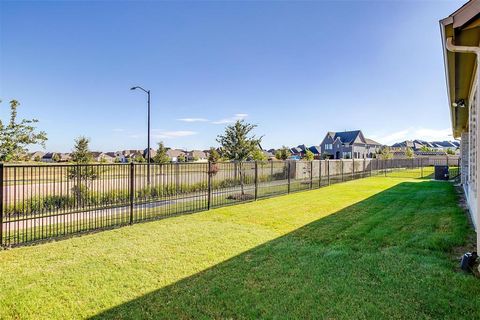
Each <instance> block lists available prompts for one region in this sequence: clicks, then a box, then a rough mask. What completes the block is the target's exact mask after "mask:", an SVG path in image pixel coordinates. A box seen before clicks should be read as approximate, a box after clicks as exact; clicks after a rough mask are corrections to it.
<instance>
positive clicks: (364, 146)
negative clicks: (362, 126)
mask: <svg viewBox="0 0 480 320" xmlns="http://www.w3.org/2000/svg"><path fill="white" fill-rule="evenodd" d="M381 146H382V145H381V144H380V143H378V142H376V141H373V140H372V139H368V138H365V136H364V135H363V133H362V131H361V130H355V131H344V132H328V133H327V135H326V136H325V138H324V139H323V141H322V143H321V144H320V148H321V152H322V156H323V157H326V158H331V159H352V158H353V159H364V158H374V157H375V154H376V153H377V152H378V151H380V148H381Z"/></svg>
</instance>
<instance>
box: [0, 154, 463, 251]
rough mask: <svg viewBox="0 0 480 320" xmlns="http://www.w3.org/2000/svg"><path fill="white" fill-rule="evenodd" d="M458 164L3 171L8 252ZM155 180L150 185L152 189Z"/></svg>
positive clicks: (1, 201) (0, 182)
mask: <svg viewBox="0 0 480 320" xmlns="http://www.w3.org/2000/svg"><path fill="white" fill-rule="evenodd" d="M434 165H449V166H450V175H451V177H454V176H457V175H458V170H459V169H458V159H457V158H455V159H452V158H445V159H435V160H433V159H428V158H418V159H394V160H380V159H350V160H314V161H310V162H307V161H266V162H241V163H239V162H219V163H172V164H164V165H158V164H151V165H150V179H147V172H148V170H147V166H148V164H88V165H72V164H58V165H4V164H0V190H1V192H0V225H1V227H0V246H2V247H9V246H16V245H21V244H25V243H29V242H34V241H41V240H47V239H52V238H57V237H63V236H68V235H73V234H77V233H81V232H88V231H92V230H99V229H105V228H112V227H116V226H123V225H128V224H133V223H136V222H140V221H146V220H150V219H159V218H164V217H168V216H172V215H177V214H183V213H192V212H198V211H204V210H209V209H210V208H215V207H221V206H225V205H231V204H236V203H241V202H246V201H253V200H256V199H260V198H266V197H271V196H275V195H281V194H288V193H291V192H296V191H301V190H310V189H314V188H320V187H324V186H328V185H331V184H334V183H339V182H344V181H349V180H353V179H359V178H364V177H369V176H374V175H384V176H387V177H410V178H431V177H433V172H434V169H433V166H434ZM148 180H149V181H150V182H148Z"/></svg>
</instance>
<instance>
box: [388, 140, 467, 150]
mask: <svg viewBox="0 0 480 320" xmlns="http://www.w3.org/2000/svg"><path fill="white" fill-rule="evenodd" d="M407 148H409V149H412V150H413V151H421V150H422V149H423V150H424V149H425V148H428V149H430V150H432V151H447V150H448V149H451V150H454V151H455V150H457V149H459V148H460V144H459V143H458V142H457V141H433V142H428V141H424V140H413V141H412V140H406V141H402V142H397V143H395V144H393V145H392V151H405V150H406V149H407Z"/></svg>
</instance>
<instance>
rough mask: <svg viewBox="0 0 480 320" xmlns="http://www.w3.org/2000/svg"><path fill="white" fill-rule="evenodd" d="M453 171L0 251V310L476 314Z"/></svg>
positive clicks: (102, 314) (8, 314)
mask: <svg viewBox="0 0 480 320" xmlns="http://www.w3.org/2000/svg"><path fill="white" fill-rule="evenodd" d="M472 232H473V231H472V230H471V229H470V227H469V226H468V223H467V220H466V217H465V214H464V212H463V211H462V210H461V209H460V208H459V207H458V206H457V196H456V194H455V191H454V188H453V186H452V184H450V183H448V182H434V181H425V180H408V179H398V178H384V177H372V178H367V179H361V180H356V181H351V182H346V183H343V184H337V185H333V186H330V187H325V188H322V189H318V190H313V191H306V192H300V193H295V194H291V195H287V196H281V197H276V198H271V199H267V200H261V201H258V202H253V203H247V204H242V205H238V206H230V207H225V208H219V209H215V210H211V211H207V212H201V213H196V214H192V215H185V216H179V217H174V218H170V219H165V220H160V221H155V222H149V223H143V224H137V225H133V226H129V227H124V228H120V229H116V230H111V231H105V232H101V233H97V234H91V235H86V236H82V237H76V238H71V239H68V240H64V241H59V242H52V243H48V244H42V245H38V246H32V247H23V248H16V249H13V250H7V251H3V252H0V319H9V318H14V319H29V318H31V319H72V318H89V317H93V318H98V319H102V318H113V319H132V318H133V319H145V318H152V319H162V318H235V319H236V318H253V319H257V318H352V319H359V318H411V319H419V318H452V319H460V318H474V317H475V316H476V317H479V313H478V310H479V309H480V280H478V279H475V278H474V277H473V276H470V275H466V274H463V273H461V272H458V270H457V265H458V261H457V260H456V259H455V256H454V254H453V252H454V250H455V248H456V247H457V246H462V245H464V244H465V242H466V240H467V237H468V236H470V235H471V234H472Z"/></svg>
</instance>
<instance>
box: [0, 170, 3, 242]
mask: <svg viewBox="0 0 480 320" xmlns="http://www.w3.org/2000/svg"><path fill="white" fill-rule="evenodd" d="M2 246H3V163H0V247H2Z"/></svg>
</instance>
